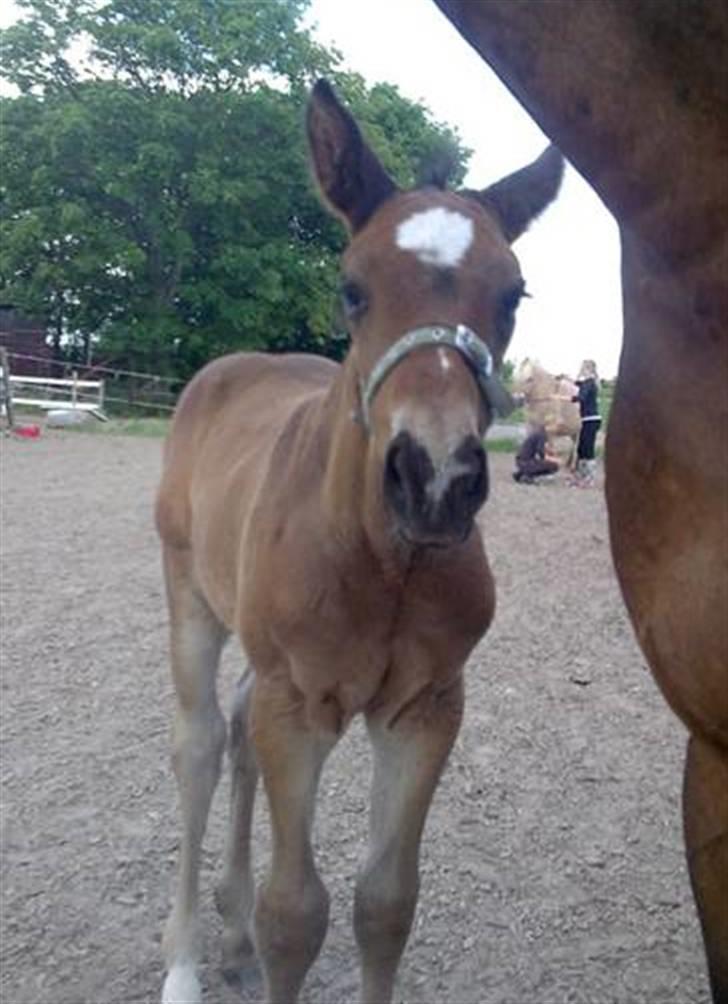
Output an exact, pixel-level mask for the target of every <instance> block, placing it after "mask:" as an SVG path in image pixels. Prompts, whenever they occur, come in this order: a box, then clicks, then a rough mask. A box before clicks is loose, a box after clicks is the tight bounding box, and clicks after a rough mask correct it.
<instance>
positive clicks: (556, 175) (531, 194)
mask: <svg viewBox="0 0 728 1004" xmlns="http://www.w3.org/2000/svg"><path fill="white" fill-rule="evenodd" d="M563 174H564V158H563V157H562V156H561V153H560V152H559V151H558V150H557V149H556V147H555V146H548V147H546V149H545V150H544V152H543V153H542V154H541V156H540V157H539V158H538V160H534V162H533V163H532V164H529V165H528V167H523V168H521V170H520V171H516V172H515V173H514V174H509V175H508V177H506V178H502V179H501V180H500V181H497V182H496V183H495V184H494V185H491V186H490V188H485V189H483V191H482V192H474V193H470V194H471V195H473V196H474V197H475V198H476V199H477V200H478V201H479V202H481V203H482V204H483V205H484V206H485V208H486V209H489V210H490V211H491V212H492V213H495V215H496V217H497V218H498V222H499V223H500V225H501V226H502V227H503V233H504V235H505V237H506V240H507V241H508V242H509V243H510V244H512V243H513V241H515V240H516V239H517V238H518V237H520V236H521V234H522V233H524V231H525V230H527V229H528V226H529V224H530V223H531V222H532V221H533V220H534V219H535V218H536V217H537V216H538V215H539V214H540V213H542V212H543V211H544V209H545V208H546V206H548V204H549V203H550V202H552V201H553V199H554V198H555V197H556V194H557V192H558V190H559V186H560V185H561V179H562V177H563Z"/></svg>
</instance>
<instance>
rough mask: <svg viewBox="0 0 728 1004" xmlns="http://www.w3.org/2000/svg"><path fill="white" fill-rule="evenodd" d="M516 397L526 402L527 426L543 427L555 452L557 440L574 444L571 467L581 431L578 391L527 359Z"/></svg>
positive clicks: (519, 373) (565, 379) (570, 382)
mask: <svg viewBox="0 0 728 1004" xmlns="http://www.w3.org/2000/svg"><path fill="white" fill-rule="evenodd" d="M512 390H513V393H514V396H517V397H520V398H522V399H523V410H524V414H525V417H526V422H527V424H528V425H529V427H531V428H535V427H536V426H541V425H542V426H543V427H544V429H545V430H546V436H547V438H548V440H549V443H550V444H551V448H552V450H554V449H555V445H556V440H558V439H560V438H568V439H570V440H571V450H570V453H569V463H570V464H573V463H574V461H575V459H576V444H577V441H578V439H579V431H580V429H581V417H580V415H579V405H578V404H575V403H574V402H573V401H572V398H573V397H575V396H576V392H577V390H578V388H577V386H576V384H575V383H574V381H573V380H570V379H569V377H567V376H563V375H560V376H554V375H553V373H549V372H548V370H545V369H544V368H543V366H540V365H539V364H538V363H537V362H534V360H532V359H524V360H523V362H522V363H521V364H520V366H519V367H518V369H517V370H516V372H515V376H514V379H513V387H512Z"/></svg>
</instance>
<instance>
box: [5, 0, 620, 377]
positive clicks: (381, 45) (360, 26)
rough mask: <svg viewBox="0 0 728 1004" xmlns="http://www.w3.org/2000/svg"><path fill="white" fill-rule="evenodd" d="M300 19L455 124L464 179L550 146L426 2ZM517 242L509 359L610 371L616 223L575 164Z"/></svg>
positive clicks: (616, 298) (345, 0) (337, 4)
mask: <svg viewBox="0 0 728 1004" xmlns="http://www.w3.org/2000/svg"><path fill="white" fill-rule="evenodd" d="M237 2H258V0H237ZM16 17H17V8H16V6H15V4H14V3H12V0H0V26H4V25H7V24H8V23H10V22H12V21H13V20H15V18H16ZM308 21H309V24H310V25H312V26H314V28H315V33H316V35H317V36H318V38H319V40H320V41H321V42H323V43H324V44H326V45H334V46H335V47H336V48H337V49H339V51H340V52H341V53H342V55H343V57H344V62H345V64H346V66H347V67H348V68H349V69H352V70H356V71H357V72H359V73H361V74H362V76H364V78H365V79H366V80H367V81H368V82H369V83H375V82H376V81H388V82H389V83H393V84H396V85H397V87H398V88H399V89H400V91H401V92H402V94H404V95H405V97H408V98H411V99H414V100H417V101H421V102H423V103H424V104H425V105H427V107H428V108H429V109H430V110H431V111H432V113H433V115H434V116H435V118H437V119H438V120H441V121H443V122H447V123H448V124H450V125H452V126H454V127H455V128H456V129H457V131H458V132H459V134H460V136H461V137H462V140H463V142H464V143H465V145H466V146H468V147H470V148H471V149H472V150H473V151H474V153H473V156H472V159H471V166H470V173H469V175H468V178H467V184H468V185H469V186H471V187H478V188H483V187H485V186H486V185H488V184H490V183H491V182H493V181H496V180H498V178H500V177H502V176H503V175H505V174H508V173H509V172H510V171H514V170H516V169H518V168H519V167H523V166H524V165H525V164H527V163H528V162H530V161H531V160H533V159H534V158H535V157H537V156H538V154H539V153H540V152H541V151H542V150H543V148H544V146H545V145H546V144H547V142H548V141H547V139H546V137H545V136H544V135H543V133H542V132H541V131H540V130H539V128H538V127H537V126H536V125H535V123H534V122H533V121H532V120H531V119H530V118H529V116H528V115H527V114H526V112H525V111H524V110H523V109H522V108H521V106H520V105H519V104H518V102H517V101H516V100H515V99H514V98H512V97H511V95H510V94H509V92H508V91H507V90H506V88H505V87H504V86H503V85H502V84H501V83H500V81H499V80H498V78H497V77H496V76H495V74H494V73H493V72H492V71H491V70H490V69H489V68H488V67H487V66H486V65H485V63H484V62H483V61H482V60H481V59H480V57H479V56H478V55H477V54H476V53H475V52H474V51H473V50H472V49H471V48H470V46H468V45H467V43H466V42H465V41H464V40H463V39H462V38H461V37H460V35H458V33H457V32H456V31H455V30H454V28H452V26H451V25H450V23H449V22H448V21H447V20H446V19H445V18H444V17H443V15H442V14H440V12H439V11H438V9H437V8H436V7H435V5H434V4H433V3H432V2H431V0H367V2H365V3H363V2H355V0H313V2H312V9H311V14H310V17H309V19H308ZM301 140H302V142H303V135H302V136H301ZM515 250H516V253H517V254H518V257H519V259H520V261H521V267H522V269H523V273H524V275H525V277H526V281H527V284H528V289H529V291H530V293H531V294H532V297H533V299H530V300H525V301H523V303H522V304H521V306H520V308H519V311H518V323H517V326H516V331H515V334H514V336H513V341H512V343H511V348H510V351H509V354H508V357H509V358H510V359H513V360H515V361H520V360H521V359H523V358H524V357H525V356H530V357H531V358H536V359H539V360H540V361H541V362H542V363H543V365H545V366H546V367H547V368H548V369H551V370H552V371H554V372H566V373H572V374H574V373H575V372H576V370H577V369H578V367H579V363H580V361H581V360H582V359H583V358H593V359H595V360H596V362H597V366H598V368H599V372H600V375H601V376H603V377H612V376H614V375H615V374H616V371H617V364H618V359H619V350H620V347H621V340H622V319H621V305H620V289H619V245H618V237H617V228H616V225H615V224H614V222H613V220H612V218H611V217H610V215H609V214H608V213H607V211H606V210H605V209H604V207H603V206H602V204H601V202H600V201H599V199H598V198H597V196H596V195H595V194H594V193H593V192H592V191H591V189H590V188H589V186H588V185H587V184H586V182H584V181H583V180H582V178H581V177H580V176H579V175H578V174H577V173H576V171H575V170H574V169H573V168H571V167H569V168H568V169H567V173H566V176H565V180H564V184H563V186H562V189H561V194H560V195H559V198H558V200H557V202H555V203H554V204H553V205H552V206H550V207H549V209H547V210H546V212H545V214H544V215H543V216H542V217H541V219H540V220H537V221H536V223H534V224H533V227H532V228H531V230H530V231H529V232H528V233H527V234H526V235H525V236H524V237H522V238H521V239H520V240H519V241H518V242H517V243H516V245H515Z"/></svg>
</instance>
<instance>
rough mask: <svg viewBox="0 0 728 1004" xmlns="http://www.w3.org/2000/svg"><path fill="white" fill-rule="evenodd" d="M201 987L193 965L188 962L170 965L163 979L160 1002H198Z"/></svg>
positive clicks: (200, 997) (165, 1003)
mask: <svg viewBox="0 0 728 1004" xmlns="http://www.w3.org/2000/svg"><path fill="white" fill-rule="evenodd" d="M201 1001H202V987H201V986H200V981H199V980H198V979H197V973H196V972H195V966H194V965H192V964H190V963H189V962H183V963H176V964H175V965H173V966H172V968H171V969H170V971H169V974H168V976H167V979H166V980H165V981H164V989H163V990H162V1004H200V1002H201Z"/></svg>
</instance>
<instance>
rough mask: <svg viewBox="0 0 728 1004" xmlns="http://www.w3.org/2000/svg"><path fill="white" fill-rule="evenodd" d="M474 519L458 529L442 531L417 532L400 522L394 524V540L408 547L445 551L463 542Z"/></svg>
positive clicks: (468, 534)
mask: <svg viewBox="0 0 728 1004" xmlns="http://www.w3.org/2000/svg"><path fill="white" fill-rule="evenodd" d="M474 525H475V520H471V521H470V523H469V524H468V525H467V526H463V527H461V528H459V529H458V530H448V531H447V532H442V533H419V532H417V531H413V530H412V529H411V528H409V527H406V526H403V525H402V524H400V523H397V524H396V525H395V530H394V535H395V538H396V540H398V541H399V542H400V543H402V544H404V545H405V546H406V547H408V548H412V549H415V550H416V549H418V548H429V549H435V550H439V551H446V550H447V549H448V548H450V547H457V546H458V545H459V544H464V543H465V541H466V540H467V539H468V537H469V536H470V534H471V533H472V531H473V527H474Z"/></svg>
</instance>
